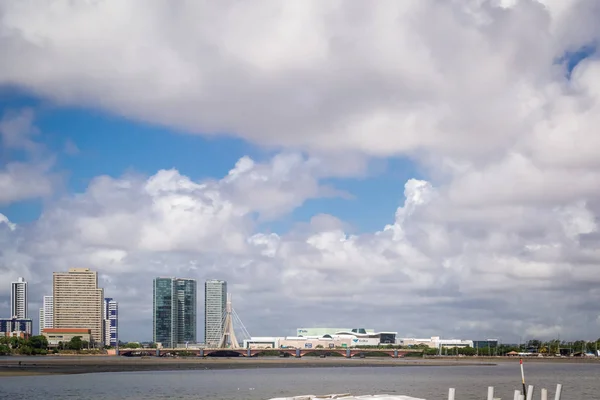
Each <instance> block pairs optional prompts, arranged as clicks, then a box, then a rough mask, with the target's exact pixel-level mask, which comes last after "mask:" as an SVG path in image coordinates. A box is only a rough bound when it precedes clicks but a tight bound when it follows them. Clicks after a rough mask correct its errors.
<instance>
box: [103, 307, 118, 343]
mask: <svg viewBox="0 0 600 400" xmlns="http://www.w3.org/2000/svg"><path fill="white" fill-rule="evenodd" d="M118 340H119V303H117V302H116V301H114V300H113V299H111V298H106V299H104V345H105V346H112V347H116V346H117V343H118Z"/></svg>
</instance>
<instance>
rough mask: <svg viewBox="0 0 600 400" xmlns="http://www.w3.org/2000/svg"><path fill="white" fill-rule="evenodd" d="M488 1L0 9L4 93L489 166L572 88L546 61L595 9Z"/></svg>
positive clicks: (585, 26)
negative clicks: (13, 89)
mask: <svg viewBox="0 0 600 400" xmlns="http://www.w3.org/2000/svg"><path fill="white" fill-rule="evenodd" d="M566 3H568V5H565V4H566ZM494 4H496V3H495V2H488V1H485V2H482V1H451V2H443V1H438V0H411V1H403V2H401V3H398V2H393V1H384V2H378V3H377V4H372V2H368V1H364V2H354V3H352V4H351V5H349V4H347V3H346V2H338V1H331V2H322V1H318V0H316V1H292V2H285V4H280V3H277V2H269V1H265V2H261V3H260V4H252V5H250V4H245V3H238V2H218V3H213V2H193V3H185V4H179V5H177V6H175V7H174V6H173V5H171V4H169V5H167V4H166V3H161V2H158V3H154V4H152V5H150V6H149V5H148V4H146V2H140V1H132V2H127V3H125V4H115V3H112V2H92V3H78V4H74V3H71V2H67V1H63V0H54V1H44V2H26V3H23V2H11V1H5V2H2V3H1V5H0V15H1V16H2V18H1V19H0V24H1V25H0V26H1V28H2V32H3V36H2V41H0V49H1V50H2V53H3V54H4V55H5V57H4V59H5V62H3V63H2V67H0V83H4V84H10V85H17V86H20V87H24V88H27V89H29V90H31V91H33V92H35V93H37V94H39V95H41V96H44V97H47V98H50V99H52V100H55V101H57V102H61V103H65V104H77V105H80V104H88V105H90V106H94V107H102V108H105V109H107V110H109V111H112V112H115V113H117V114H121V115H125V116H128V117H131V118H135V119H140V120H143V121H151V122H155V123H160V124H166V125H170V126H174V127H177V128H181V129H184V130H187V131H189V132H194V133H212V134H216V133H217V132H229V133H233V134H236V135H239V136H241V137H243V138H246V139H249V140H251V141H254V142H258V143H262V144H266V145H277V146H280V145H284V146H300V147H303V148H308V149H312V150H327V151H329V152H340V151H358V152H361V153H367V154H374V155H393V154H399V153H404V152H409V153H415V152H417V153H418V152H419V151H423V150H427V151H434V152H436V153H437V154H441V153H443V154H446V155H448V154H452V155H454V156H465V155H468V156H470V157H487V156H490V155H492V154H493V153H495V152H496V151H497V148H498V147H499V146H510V145H511V144H513V143H514V142H515V141H517V140H519V139H520V137H521V136H522V135H524V134H526V133H527V132H529V131H530V130H531V128H532V126H533V125H534V124H536V123H539V122H542V121H544V120H545V119H546V116H545V115H544V110H548V109H549V108H552V107H554V106H555V103H557V102H558V103H560V102H561V98H562V97H563V96H564V95H566V94H568V92H569V86H571V84H569V83H567V82H565V79H564V74H565V65H564V64H561V63H557V62H556V61H557V60H559V59H560V58H561V57H562V56H563V55H564V53H565V52H566V51H575V50H577V49H578V47H580V46H583V45H588V44H590V43H593V42H594V41H595V40H596V39H597V38H598V33H599V32H598V29H597V28H595V27H596V24H595V23H594V21H595V17H596V16H598V9H597V7H594V2H593V1H586V0H580V1H571V2H563V1H560V2H555V1H545V2H538V1H534V0H519V1H514V2H512V3H506V2H504V4H503V3H502V2H497V4H496V5H494ZM575 19H577V21H578V22H577V24H573V23H572V21H573V20H575ZM107 20H110V21H111V23H110V24H108V25H106V24H105V22H106V21H107ZM579 21H584V23H580V22H579ZM585 21H587V22H588V23H585ZM67 22H68V23H67ZM574 25H576V26H577V27H578V29H576V30H575V29H572V27H573V26H574ZM67 26H68V27H70V29H66V28H65V27H67ZM73 29H76V31H77V35H73V34H72V32H73ZM125 39H126V40H125ZM47 60H52V62H51V63H49V62H47ZM590 64H593V65H595V64H596V61H590ZM594 68H595V67H591V69H594ZM590 73H591V72H590ZM576 75H577V74H576ZM585 79H586V78H585V77H583V76H582V77H579V76H577V77H576V80H585ZM573 85H575V86H576V84H573ZM596 100H597V96H596V95H595V94H594V95H593V97H592V98H591V101H592V102H593V103H596V102H597V101H596ZM574 111H575V112H576V113H577V114H583V113H584V109H583V108H582V107H581V106H580V107H578V108H577V109H576V110H574Z"/></svg>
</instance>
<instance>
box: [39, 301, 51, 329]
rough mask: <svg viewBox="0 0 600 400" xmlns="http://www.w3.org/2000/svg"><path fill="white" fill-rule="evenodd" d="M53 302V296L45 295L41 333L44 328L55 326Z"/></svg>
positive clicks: (41, 312) (41, 310)
mask: <svg viewBox="0 0 600 400" xmlns="http://www.w3.org/2000/svg"><path fill="white" fill-rule="evenodd" d="M52 304H53V302H52V296H44V302H43V304H42V308H40V335H41V334H42V330H44V329H48V328H54V315H53V314H54V311H53V310H54V307H53V306H52Z"/></svg>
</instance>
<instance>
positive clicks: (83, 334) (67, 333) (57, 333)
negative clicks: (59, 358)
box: [42, 328, 92, 347]
mask: <svg viewBox="0 0 600 400" xmlns="http://www.w3.org/2000/svg"><path fill="white" fill-rule="evenodd" d="M42 335H44V336H45V337H46V339H47V340H48V347H57V346H59V344H60V343H61V342H62V343H67V342H70V341H71V339H73V338H74V337H77V336H79V337H80V338H81V340H83V341H86V342H88V343H89V342H90V341H91V338H92V336H91V335H92V330H91V329H86V328H46V329H44V330H42Z"/></svg>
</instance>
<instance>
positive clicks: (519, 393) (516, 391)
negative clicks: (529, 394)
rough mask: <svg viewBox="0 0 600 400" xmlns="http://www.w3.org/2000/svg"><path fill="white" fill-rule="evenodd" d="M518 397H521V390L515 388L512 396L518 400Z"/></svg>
mask: <svg viewBox="0 0 600 400" xmlns="http://www.w3.org/2000/svg"><path fill="white" fill-rule="evenodd" d="M519 397H521V392H520V391H518V390H515V395H514V397H513V400H519Z"/></svg>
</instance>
